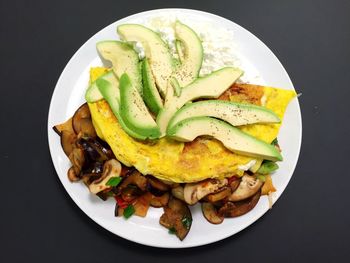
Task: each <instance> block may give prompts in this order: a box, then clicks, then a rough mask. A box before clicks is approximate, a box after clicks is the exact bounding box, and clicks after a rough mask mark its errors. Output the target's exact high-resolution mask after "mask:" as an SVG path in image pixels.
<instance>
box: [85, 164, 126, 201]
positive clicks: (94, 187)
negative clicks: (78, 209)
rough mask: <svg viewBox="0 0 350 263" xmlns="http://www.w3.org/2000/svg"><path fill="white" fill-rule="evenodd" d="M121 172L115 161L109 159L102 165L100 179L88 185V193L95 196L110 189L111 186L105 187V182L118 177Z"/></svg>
mask: <svg viewBox="0 0 350 263" xmlns="http://www.w3.org/2000/svg"><path fill="white" fill-rule="evenodd" d="M121 170H122V166H121V164H120V162H118V161H117V160H115V159H111V160H109V161H106V162H105V164H104V165H103V173H102V175H101V177H100V178H99V179H97V180H95V181H93V182H92V183H91V184H90V185H89V190H90V192H91V193H93V194H96V193H98V192H101V191H103V190H106V189H109V188H111V186H109V185H107V182H108V181H109V179H111V178H112V177H119V176H120V172H121Z"/></svg>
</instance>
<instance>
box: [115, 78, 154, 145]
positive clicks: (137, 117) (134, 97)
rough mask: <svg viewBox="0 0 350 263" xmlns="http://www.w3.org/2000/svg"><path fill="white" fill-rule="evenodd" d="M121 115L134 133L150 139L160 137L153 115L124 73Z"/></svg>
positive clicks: (121, 80) (121, 84)
mask: <svg viewBox="0 0 350 263" xmlns="http://www.w3.org/2000/svg"><path fill="white" fill-rule="evenodd" d="M119 88H120V115H121V117H122V119H123V121H124V123H125V125H126V126H127V127H128V128H129V129H130V130H132V131H133V132H135V133H137V134H140V135H142V136H145V137H147V138H150V139H156V138H159V136H160V131H159V128H158V125H157V123H156V122H155V121H154V120H153V118H152V116H151V114H150V113H149V112H148V109H147V107H146V105H145V103H144V102H143V100H142V97H141V95H140V94H139V93H138V91H137V90H136V89H135V88H134V87H133V85H132V82H131V80H130V78H129V76H128V75H127V74H126V73H124V74H123V75H122V76H121V78H120V85H119Z"/></svg>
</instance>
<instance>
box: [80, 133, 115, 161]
mask: <svg viewBox="0 0 350 263" xmlns="http://www.w3.org/2000/svg"><path fill="white" fill-rule="evenodd" d="M77 145H78V146H79V147H81V148H82V149H83V150H84V152H85V153H86V156H87V157H88V159H89V160H90V162H104V161H106V160H109V159H111V158H113V157H114V156H113V153H112V151H111V150H110V149H107V148H105V147H104V146H103V145H102V144H101V143H100V142H99V141H97V140H96V139H93V138H90V137H82V138H79V139H78V140H77Z"/></svg>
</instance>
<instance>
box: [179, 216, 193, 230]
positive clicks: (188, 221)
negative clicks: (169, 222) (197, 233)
mask: <svg viewBox="0 0 350 263" xmlns="http://www.w3.org/2000/svg"><path fill="white" fill-rule="evenodd" d="M181 222H182V225H183V226H184V227H185V228H186V229H190V227H191V224H192V219H191V218H189V217H188V216H184V217H183V218H182V220H181Z"/></svg>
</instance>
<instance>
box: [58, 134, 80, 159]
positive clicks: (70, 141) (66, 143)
mask: <svg viewBox="0 0 350 263" xmlns="http://www.w3.org/2000/svg"><path fill="white" fill-rule="evenodd" d="M76 140H77V136H76V135H75V133H74V132H73V131H68V130H63V131H62V133H61V145H62V149H63V151H64V153H65V154H66V155H67V157H68V156H69V155H70V154H71V153H72V151H73V149H74V148H75V141H76Z"/></svg>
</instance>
